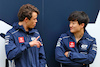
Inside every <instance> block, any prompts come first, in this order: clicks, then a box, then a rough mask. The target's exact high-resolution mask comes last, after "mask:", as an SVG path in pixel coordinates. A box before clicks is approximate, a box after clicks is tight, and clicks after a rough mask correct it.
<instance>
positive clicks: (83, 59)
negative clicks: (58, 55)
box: [68, 40, 97, 64]
mask: <svg viewBox="0 0 100 67" xmlns="http://www.w3.org/2000/svg"><path fill="white" fill-rule="evenodd" d="M96 52H97V45H96V40H94V41H93V42H92V43H91V46H90V49H89V53H88V54H82V53H76V52H69V57H68V58H70V59H71V60H73V61H74V62H78V63H83V64H90V63H93V61H94V59H95V56H96Z"/></svg>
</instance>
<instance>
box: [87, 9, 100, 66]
mask: <svg viewBox="0 0 100 67" xmlns="http://www.w3.org/2000/svg"><path fill="white" fill-rule="evenodd" d="M94 18H95V17H94ZM86 29H87V31H88V33H89V34H90V35H91V36H93V37H95V38H96V42H97V55H96V58H95V60H94V62H93V63H92V64H91V65H90V67H100V11H99V13H98V16H97V19H96V21H95V24H88V25H87V27H86Z"/></svg>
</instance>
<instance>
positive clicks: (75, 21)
mask: <svg viewBox="0 0 100 67" xmlns="http://www.w3.org/2000/svg"><path fill="white" fill-rule="evenodd" d="M69 22H70V23H78V21H77V20H74V21H69Z"/></svg>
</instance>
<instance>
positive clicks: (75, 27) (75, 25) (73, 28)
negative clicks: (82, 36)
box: [69, 21, 84, 33]
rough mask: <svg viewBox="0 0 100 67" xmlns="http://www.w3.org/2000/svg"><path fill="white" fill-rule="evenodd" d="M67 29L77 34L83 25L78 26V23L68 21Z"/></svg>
mask: <svg viewBox="0 0 100 67" xmlns="http://www.w3.org/2000/svg"><path fill="white" fill-rule="evenodd" d="M69 27H70V32H71V33H77V32H80V31H81V30H82V29H83V27H84V25H83V23H82V24H80V25H79V24H78V21H70V24H69Z"/></svg>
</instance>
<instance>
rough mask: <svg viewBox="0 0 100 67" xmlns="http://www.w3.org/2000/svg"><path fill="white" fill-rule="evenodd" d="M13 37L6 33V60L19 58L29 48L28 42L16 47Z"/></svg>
mask: <svg viewBox="0 0 100 67" xmlns="http://www.w3.org/2000/svg"><path fill="white" fill-rule="evenodd" d="M14 40H15V39H14V37H13V35H12V34H11V33H10V32H7V34H6V36H5V50H6V55H7V59H9V60H12V59H16V58H19V57H20V56H21V53H22V52H23V51H24V50H25V49H28V48H29V47H30V45H29V43H28V42H25V43H23V44H24V45H21V46H16V44H15V41H14Z"/></svg>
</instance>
